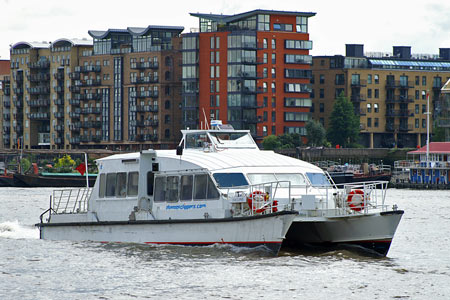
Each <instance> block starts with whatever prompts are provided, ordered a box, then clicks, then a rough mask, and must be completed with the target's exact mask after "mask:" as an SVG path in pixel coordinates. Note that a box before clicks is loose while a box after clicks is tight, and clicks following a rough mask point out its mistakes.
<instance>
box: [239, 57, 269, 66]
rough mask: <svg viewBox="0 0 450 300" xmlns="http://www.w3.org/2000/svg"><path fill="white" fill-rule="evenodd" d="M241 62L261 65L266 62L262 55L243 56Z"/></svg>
mask: <svg viewBox="0 0 450 300" xmlns="http://www.w3.org/2000/svg"><path fill="white" fill-rule="evenodd" d="M241 63H242V64H243V65H259V64H262V63H264V61H263V59H262V58H261V57H258V58H256V57H242V58H241Z"/></svg>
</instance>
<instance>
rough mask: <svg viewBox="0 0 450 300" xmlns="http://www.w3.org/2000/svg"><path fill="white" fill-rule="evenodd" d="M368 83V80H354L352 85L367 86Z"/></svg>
mask: <svg viewBox="0 0 450 300" xmlns="http://www.w3.org/2000/svg"><path fill="white" fill-rule="evenodd" d="M366 85H367V81H366V80H352V81H351V82H350V86H351V87H357V88H358V87H365V86H366Z"/></svg>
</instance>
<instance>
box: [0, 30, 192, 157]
mask: <svg viewBox="0 0 450 300" xmlns="http://www.w3.org/2000/svg"><path fill="white" fill-rule="evenodd" d="M183 29H184V28H183V27H177V26H149V27H147V28H133V27H129V28H127V29H110V30H107V31H89V34H90V35H91V37H92V38H93V39H94V40H93V41H92V40H87V39H84V40H76V39H71V40H69V39H59V40H56V41H54V42H53V43H46V42H44V43H28V42H20V43H16V44H14V45H12V46H11V50H10V53H11V82H10V86H11V96H10V110H9V112H10V113H9V118H10V127H11V131H10V135H9V136H8V137H7V136H4V137H3V140H2V141H3V145H4V147H6V148H16V147H17V145H18V141H20V144H22V145H23V147H24V148H26V149H29V148H50V149H76V148H105V147H107V148H109V149H123V150H139V149H142V148H149V147H152V148H156V149H157V148H169V147H174V146H175V145H176V144H177V143H178V140H179V137H180V134H179V130H180V129H181V108H180V106H181V52H180V47H181V38H180V33H181V32H182V31H183ZM3 104H4V103H3ZM4 106H5V104H4Z"/></svg>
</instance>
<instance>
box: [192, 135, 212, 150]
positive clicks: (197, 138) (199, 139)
mask: <svg viewBox="0 0 450 300" xmlns="http://www.w3.org/2000/svg"><path fill="white" fill-rule="evenodd" d="M207 143H211V141H210V140H209V138H208V136H207V135H206V134H205V133H194V134H188V135H186V149H187V148H202V147H205V144H207Z"/></svg>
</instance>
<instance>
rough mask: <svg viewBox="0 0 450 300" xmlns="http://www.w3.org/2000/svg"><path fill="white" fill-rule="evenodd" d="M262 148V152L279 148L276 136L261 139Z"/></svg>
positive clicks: (279, 144)
mask: <svg viewBox="0 0 450 300" xmlns="http://www.w3.org/2000/svg"><path fill="white" fill-rule="evenodd" d="M262 146H263V148H264V150H275V149H278V148H280V147H281V143H280V141H279V139H278V137H277V136H275V135H269V136H266V137H265V138H264V139H263V141H262Z"/></svg>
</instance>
